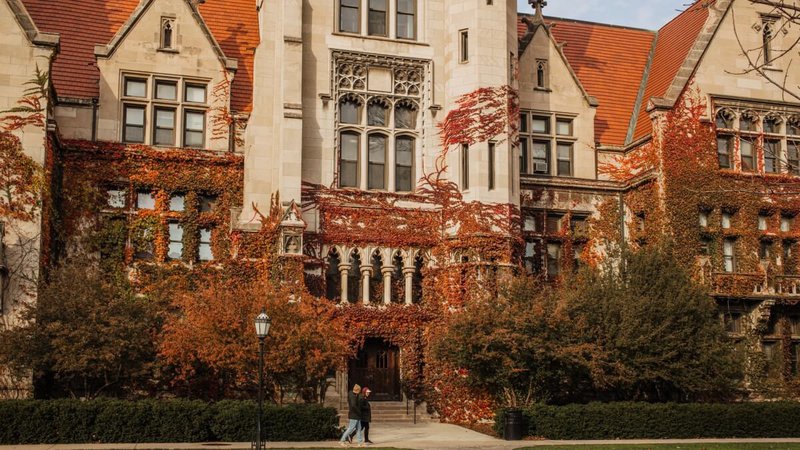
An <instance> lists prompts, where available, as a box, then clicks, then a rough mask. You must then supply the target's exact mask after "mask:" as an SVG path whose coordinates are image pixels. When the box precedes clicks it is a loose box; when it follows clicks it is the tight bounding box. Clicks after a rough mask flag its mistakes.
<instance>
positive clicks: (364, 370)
mask: <svg viewBox="0 0 800 450" xmlns="http://www.w3.org/2000/svg"><path fill="white" fill-rule="evenodd" d="M348 378H349V388H350V389H352V387H353V385H355V384H359V385H361V386H362V387H369V389H370V390H371V391H372V394H371V395H370V400H374V401H399V400H401V399H402V395H401V393H400V351H399V349H398V348H397V347H394V346H391V345H389V344H388V343H387V342H386V341H384V340H383V339H367V340H366V341H365V342H364V347H362V348H361V350H359V352H358V354H357V355H356V358H355V359H353V360H351V361H350V367H349V377H348Z"/></svg>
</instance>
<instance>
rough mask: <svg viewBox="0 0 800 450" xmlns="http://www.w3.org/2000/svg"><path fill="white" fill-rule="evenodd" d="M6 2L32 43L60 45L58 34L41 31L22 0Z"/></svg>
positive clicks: (49, 45)
mask: <svg viewBox="0 0 800 450" xmlns="http://www.w3.org/2000/svg"><path fill="white" fill-rule="evenodd" d="M6 4H7V5H8V8H9V9H10V10H11V14H13V15H14V19H16V21H17V23H18V24H19V26H20V28H22V31H23V32H24V33H25V36H27V37H28V41H30V43H31V44H34V45H44V46H47V47H58V35H56V34H50V33H41V32H40V31H39V29H38V28H37V27H36V24H35V23H33V19H31V15H30V14H29V13H28V10H27V9H25V5H24V4H22V1H21V0H6Z"/></svg>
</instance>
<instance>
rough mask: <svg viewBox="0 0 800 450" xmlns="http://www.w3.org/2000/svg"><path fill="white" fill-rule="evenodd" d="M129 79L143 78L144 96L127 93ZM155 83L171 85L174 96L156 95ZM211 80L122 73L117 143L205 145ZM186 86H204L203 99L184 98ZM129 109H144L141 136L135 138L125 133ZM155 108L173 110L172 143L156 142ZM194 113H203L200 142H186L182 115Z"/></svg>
mask: <svg viewBox="0 0 800 450" xmlns="http://www.w3.org/2000/svg"><path fill="white" fill-rule="evenodd" d="M129 80H136V81H144V83H145V95H144V96H132V95H128V92H127V86H128V84H127V82H128V81H129ZM159 83H165V84H174V85H175V99H167V98H157V86H158V84H159ZM210 83H211V80H208V79H200V78H195V77H184V76H176V75H162V74H154V73H140V72H123V73H122V74H121V75H120V91H119V92H120V112H119V114H120V117H121V121H120V134H119V136H120V142H122V143H131V144H144V145H152V146H154V147H169V148H173V147H183V148H197V149H205V148H207V147H208V145H209V142H208V138H209V137H208V132H207V131H208V126H209V124H208V121H209V111H210V110H211V105H210V104H209V98H208V97H209V95H208V93H209V85H210ZM189 87H195V88H197V87H202V88H204V89H205V95H204V97H205V98H204V102H202V103H200V102H192V101H188V100H187V93H188V88H189ZM129 108H137V109H143V110H144V125H142V128H143V139H142V140H141V141H136V140H132V139H129V137H128V136H127V130H126V127H127V111H128V109H129ZM159 110H169V111H174V115H173V117H174V118H173V124H172V125H173V128H172V135H173V141H172V144H169V143H166V144H165V143H156V142H157V139H156V131H157V129H156V128H157V127H156V112H157V111H159ZM187 112H196V113H201V114H202V115H203V130H202V133H203V135H202V145H200V146H188V145H186V131H187V130H186V114H187Z"/></svg>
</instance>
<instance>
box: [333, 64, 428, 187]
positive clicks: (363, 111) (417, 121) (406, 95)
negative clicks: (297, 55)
mask: <svg viewBox="0 0 800 450" xmlns="http://www.w3.org/2000/svg"><path fill="white" fill-rule="evenodd" d="M331 59H332V62H333V70H334V76H333V77H332V90H333V92H334V96H333V97H334V98H335V99H336V104H335V121H334V127H335V129H336V134H335V136H336V145H335V155H334V167H335V169H334V171H335V177H336V180H335V182H336V185H337V186H339V187H340V188H354V189H359V190H364V191H368V190H370V189H368V187H369V186H368V173H365V171H368V167H369V160H368V151H369V148H368V142H369V141H368V136H369V135H370V134H374V133H382V134H385V135H386V136H388V139H387V151H386V155H387V157H386V161H385V174H386V182H385V185H384V189H377V190H375V189H373V191H378V192H398V193H403V194H407V193H408V194H410V193H414V192H415V191H416V188H417V186H416V181H417V180H416V176H417V165H418V155H420V154H421V153H420V152H421V151H422V149H421V147H422V146H423V145H424V143H423V136H424V123H425V115H424V114H423V105H425V104H427V103H428V102H427V94H428V92H429V89H430V86H429V84H430V80H429V77H430V61H427V60H419V59H412V58H397V57H388V56H381V55H374V54H362V53H356V52H348V51H334V52H333V55H332V58H331ZM371 68H376V69H382V70H388V71H389V73H390V76H391V85H392V91H391V92H384V91H379V90H376V89H371V88H370V86H369V84H370V83H368V82H367V81H368V79H369V70H370V69H371ZM343 101H351V102H356V103H358V104H359V106H360V108H359V109H358V121H357V122H358V123H355V124H353V123H343V122H341V121H340V104H341V103H342V102H343ZM375 102H379V103H381V104H383V105H385V108H384V109H385V111H386V116H385V119H386V124H385V126H378V125H372V124H370V122H369V118H370V117H369V106H370V105H371V104H374V103H375ZM399 107H408V108H410V109H411V110H412V111H413V113H414V116H413V118H412V121H413V122H414V126H413V128H405V127H401V126H398V125H399V124H397V123H396V115H397V108H399ZM343 133H355V134H358V135H359V136H360V139H359V152H358V161H357V175H356V178H357V180H356V186H343V185H342V183H341V181H342V180H341V164H342V159H341V156H342V153H341V150H342V148H341V146H342V135H343ZM403 137H405V138H410V139H412V140H413V148H412V155H411V161H412V167H411V179H412V182H411V190H410V191H399V190H398V179H397V171H398V168H399V167H400V166H399V165H398V164H397V149H396V142H397V140H398V139H400V138H403ZM403 167H404V168H405V166H403Z"/></svg>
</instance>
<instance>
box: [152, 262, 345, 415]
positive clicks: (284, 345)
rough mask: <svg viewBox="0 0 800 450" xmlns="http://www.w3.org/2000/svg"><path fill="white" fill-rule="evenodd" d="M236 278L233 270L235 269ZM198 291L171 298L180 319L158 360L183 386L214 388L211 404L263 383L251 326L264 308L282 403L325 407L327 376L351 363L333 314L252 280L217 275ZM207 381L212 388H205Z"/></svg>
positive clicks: (271, 388)
mask: <svg viewBox="0 0 800 450" xmlns="http://www.w3.org/2000/svg"><path fill="white" fill-rule="evenodd" d="M234 271H235V269H234ZM195 285H196V286H197V288H196V290H193V291H192V290H186V289H181V290H180V291H176V292H172V293H169V294H168V295H169V296H170V297H171V306H172V307H174V308H175V313H173V314H171V315H169V316H168V317H167V319H166V323H165V326H164V330H163V333H162V336H161V343H160V355H161V356H162V357H163V359H164V362H166V363H167V364H169V365H172V366H174V367H175V368H176V371H177V373H178V377H177V379H178V381H179V382H181V383H184V384H185V385H192V384H193V383H194V384H197V383H201V382H202V381H205V382H207V383H210V384H211V385H212V386H213V392H208V391H207V392H208V393H207V394H206V395H207V396H211V397H232V396H236V395H237V394H238V395H241V394H242V391H251V392H252V390H253V388H254V387H255V386H256V383H257V382H258V373H257V370H256V369H257V367H258V359H257V358H258V339H257V338H256V336H255V329H254V327H253V320H254V319H255V317H256V315H258V313H259V312H260V311H261V308H262V307H263V308H266V311H267V314H269V316H270V317H271V318H272V327H271V328H270V332H269V335H268V336H267V338H266V340H265V344H266V345H265V376H266V381H267V383H266V387H267V390H268V393H269V395H271V396H272V398H273V399H274V400H275V402H277V403H281V402H283V400H284V399H285V398H286V397H287V396H288V395H292V394H293V395H294V396H295V397H296V398H299V399H302V400H304V401H307V402H319V401H321V400H322V399H323V398H324V394H325V389H326V388H327V375H328V373H330V372H331V371H332V370H333V369H335V368H337V367H339V366H340V365H341V364H342V363H343V362H344V361H345V358H346V357H347V356H348V352H349V350H348V347H347V336H346V335H345V332H344V327H343V325H342V321H341V319H340V318H337V317H336V315H335V311H336V308H335V306H334V305H333V304H332V303H331V302H328V301H325V300H322V299H319V298H315V297H312V296H310V295H308V294H307V293H305V292H303V293H299V292H293V291H292V290H290V289H288V288H286V287H283V286H280V285H278V286H275V285H273V284H272V283H271V282H269V281H267V280H265V279H261V278H260V277H254V278H253V279H250V280H243V279H242V278H240V277H231V276H228V275H223V274H211V275H207V276H205V277H203V278H202V279H200V280H197V282H196V283H195ZM203 378H206V380H202V379H203Z"/></svg>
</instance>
